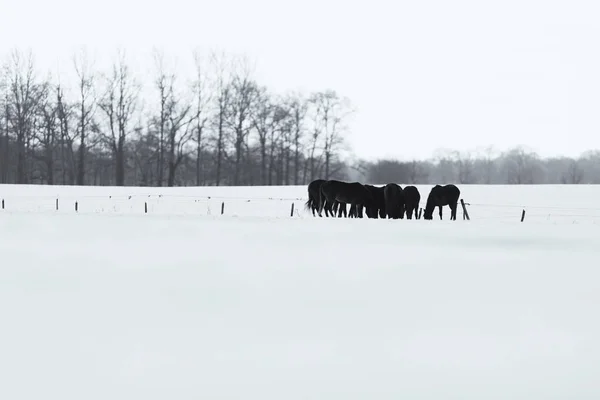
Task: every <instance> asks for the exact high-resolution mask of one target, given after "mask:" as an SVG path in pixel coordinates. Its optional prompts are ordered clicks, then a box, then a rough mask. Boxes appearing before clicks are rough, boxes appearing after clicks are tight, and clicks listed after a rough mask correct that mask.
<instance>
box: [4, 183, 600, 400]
mask: <svg viewBox="0 0 600 400" xmlns="http://www.w3.org/2000/svg"><path fill="white" fill-rule="evenodd" d="M429 187H430V186H420V187H419V189H420V191H421V196H422V205H424V202H425V198H426V196H427V193H428V189H429ZM460 188H461V190H462V194H463V198H464V199H465V201H466V202H467V203H470V204H471V205H470V206H469V213H470V215H471V221H464V220H462V212H461V211H459V213H458V218H459V220H457V221H448V217H449V215H450V213H449V210H448V209H447V208H446V209H445V210H444V218H445V219H444V220H443V221H439V219H438V216H437V212H436V213H434V218H435V219H434V220H433V221H424V220H419V221H415V220H413V221H407V220H401V221H398V220H369V219H332V218H313V217H312V215H309V214H308V213H307V212H306V211H305V210H304V208H303V203H304V201H305V200H306V188H305V187H294V186H290V187H251V188H233V187H228V188H215V187H203V188H113V187H84V188H80V187H56V186H9V185H0V198H2V199H4V200H5V209H4V210H0V255H1V256H2V258H1V260H2V262H1V264H0V321H1V325H0V377H1V380H2V383H1V384H0V397H1V398H5V399H11V400H12V399H15V400H16V399H41V398H60V399H144V400H149V399H167V398H168V399H199V398H202V399H261V400H266V399H327V400H331V399H344V400H350V399H378V400H379V399H399V398H407V399H484V398H485V399H558V398H561V399H566V398H573V399H575V398H576V399H592V398H593V399H597V398H598V397H599V396H600V385H598V384H597V375H598V373H600V343H599V338H600V320H599V319H598V318H596V317H595V313H596V305H597V304H598V301H599V300H600V291H599V290H598V288H599V283H598V282H599V278H600V270H599V269H598V263H597V261H596V259H597V258H598V256H599V255H600V225H599V223H600V209H598V208H595V207H597V206H596V204H595V202H596V199H598V198H599V196H600V187H598V186H579V185H577V186H567V185H565V186H560V185H559V186H469V185H461V186H460ZM159 195H161V197H159ZM109 196H110V198H109ZM129 196H131V198H129ZM209 196H210V197H211V198H210V199H208V197H209ZM56 198H59V210H58V211H56V210H55V203H56ZM248 200H250V201H248ZM75 201H77V202H78V206H79V210H78V212H75V210H74V202H75ZM222 202H225V213H224V215H219V214H220V206H221V203H222ZM144 203H147V204H148V213H147V214H145V213H144ZM292 203H294V205H295V210H296V212H295V214H294V216H293V217H290V208H291V204H292ZM523 208H525V209H526V211H527V214H526V217H525V221H524V222H523V223H521V222H520V215H521V210H522V209H523Z"/></svg>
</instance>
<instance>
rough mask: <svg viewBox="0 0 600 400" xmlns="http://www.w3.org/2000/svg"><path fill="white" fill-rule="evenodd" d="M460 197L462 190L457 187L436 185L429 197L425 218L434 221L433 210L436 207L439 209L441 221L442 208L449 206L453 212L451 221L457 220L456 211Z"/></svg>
mask: <svg viewBox="0 0 600 400" xmlns="http://www.w3.org/2000/svg"><path fill="white" fill-rule="evenodd" d="M459 197H460V189H459V188H457V187H456V186H455V185H452V184H450V185H445V186H440V185H435V186H434V187H433V188H432V189H431V191H430V192H429V196H428V197H427V205H426V206H425V212H424V213H423V218H424V219H428V220H431V219H433V210H434V209H435V208H436V207H439V208H440V219H442V207H443V206H446V205H447V206H449V207H450V210H451V213H450V220H456V209H457V208H458V198H459Z"/></svg>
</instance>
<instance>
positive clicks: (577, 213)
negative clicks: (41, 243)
mask: <svg viewBox="0 0 600 400" xmlns="http://www.w3.org/2000/svg"><path fill="white" fill-rule="evenodd" d="M306 200H307V199H306V198H302V197H293V196H290V197H269V196H253V197H248V196H199V195H186V194H156V193H135V194H131V195H127V194H118V195H100V194H84V193H78V194H64V195H62V194H61V195H60V196H56V195H55V196H52V195H34V194H14V195H13V194H10V195H6V196H4V197H2V198H0V201H1V208H0V213H53V214H72V213H80V214H116V215H120V214H123V215H131V214H140V215H143V214H152V215H163V216H168V215H190V216H194V215H197V216H203V215H224V216H235V217H243V216H251V217H270V218H309V217H310V218H312V217H313V216H312V212H311V211H310V210H306V209H305V207H304V204H305V202H306ZM465 204H466V207H467V210H468V213H469V216H470V220H471V221H479V220H482V221H485V220H488V221H506V222H518V221H520V220H521V217H522V216H523V215H522V213H523V210H525V218H524V221H523V222H551V223H594V224H600V208H594V207H565V206H560V205H556V206H552V205H532V204H499V203H497V204H489V203H477V202H469V201H468V200H467V201H466V202H465ZM423 206H424V202H423V201H422V202H421V207H423ZM433 217H434V220H438V219H439V216H438V209H436V210H434V214H433ZM443 218H444V219H449V218H450V209H449V208H448V207H444V209H443ZM457 219H459V220H462V219H463V212H462V210H461V206H460V204H459V208H458V214H457Z"/></svg>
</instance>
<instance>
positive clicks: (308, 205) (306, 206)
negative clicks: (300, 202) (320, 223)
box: [304, 196, 315, 211]
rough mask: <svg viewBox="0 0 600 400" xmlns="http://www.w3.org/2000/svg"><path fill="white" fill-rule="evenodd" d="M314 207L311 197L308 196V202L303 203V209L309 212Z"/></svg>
mask: <svg viewBox="0 0 600 400" xmlns="http://www.w3.org/2000/svg"><path fill="white" fill-rule="evenodd" d="M314 206H315V202H314V200H313V199H312V197H310V196H309V197H308V201H307V202H306V203H304V209H305V210H307V211H311V210H313V209H314Z"/></svg>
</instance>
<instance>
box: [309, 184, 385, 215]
mask: <svg viewBox="0 0 600 400" xmlns="http://www.w3.org/2000/svg"><path fill="white" fill-rule="evenodd" d="M335 201H338V202H339V203H342V204H350V209H351V212H352V207H353V206H354V207H355V208H356V217H357V218H362V217H363V215H362V214H363V213H362V208H363V206H364V207H367V208H369V207H373V204H374V203H375V199H374V198H373V195H372V194H371V193H370V192H369V191H368V190H367V188H365V187H364V185H362V184H361V183H359V182H351V183H349V182H341V181H335V180H330V181H326V182H323V183H322V184H321V195H320V201H319V211H318V213H319V215H321V213H322V212H323V208H324V207H325V204H326V203H330V204H333V203H334V202H335ZM344 208H345V207H344Z"/></svg>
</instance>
